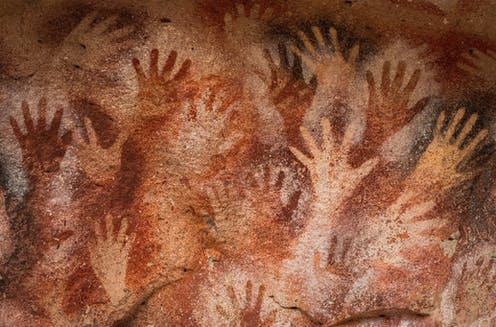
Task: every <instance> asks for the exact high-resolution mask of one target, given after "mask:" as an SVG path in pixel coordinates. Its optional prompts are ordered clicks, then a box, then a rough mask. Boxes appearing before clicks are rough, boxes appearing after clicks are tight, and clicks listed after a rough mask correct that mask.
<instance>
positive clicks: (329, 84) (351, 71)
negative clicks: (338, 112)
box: [291, 26, 360, 92]
mask: <svg viewBox="0 0 496 327" xmlns="http://www.w3.org/2000/svg"><path fill="white" fill-rule="evenodd" d="M312 33H313V36H314V38H315V40H316V41H317V47H315V46H314V44H313V42H312V41H311V40H310V38H309V37H308V36H307V35H306V34H305V33H304V32H303V31H299V32H298V37H299V38H300V40H301V42H302V43H303V46H304V48H305V50H304V51H303V50H301V49H299V48H298V47H297V46H296V45H292V47H291V49H292V51H293V52H294V53H295V54H296V55H297V56H298V57H299V58H300V59H301V61H302V62H303V63H304V64H305V65H306V66H307V68H308V69H309V70H310V73H311V74H312V75H313V76H315V77H316V78H317V82H318V83H319V88H321V89H329V88H330V89H332V90H336V91H345V92H346V91H348V88H349V86H350V83H351V82H352V81H353V79H354V77H355V65H356V61H357V58H358V54H359V52H360V46H359V44H358V43H356V44H355V45H354V46H353V47H352V48H351V50H350V51H349V54H348V58H347V59H345V57H344V55H343V52H342V50H341V46H340V44H339V41H338V36H337V32H336V30H335V29H334V28H332V27H331V28H330V29H329V38H330V41H331V47H332V50H331V47H330V46H329V45H328V44H327V42H326V41H325V39H324V36H323V35H322V32H321V29H320V28H319V27H318V26H312Z"/></svg>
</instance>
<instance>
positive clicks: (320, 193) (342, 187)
mask: <svg viewBox="0 0 496 327" xmlns="http://www.w3.org/2000/svg"><path fill="white" fill-rule="evenodd" d="M321 127H322V133H321V135H322V145H321V146H319V145H317V142H316V140H315V139H314V138H313V136H312V135H311V134H310V132H309V131H308V130H307V129H306V128H305V127H303V126H302V127H301V128H300V130H301V135H302V137H303V140H304V142H305V144H306V146H307V148H308V150H309V152H310V155H311V156H312V157H309V156H307V155H305V154H303V153H302V152H301V151H300V150H298V149H296V148H294V147H290V150H291V152H292V153H293V154H294V156H295V157H296V158H297V159H298V160H299V161H300V162H301V163H302V164H303V165H304V166H305V167H306V168H307V169H308V171H309V173H310V178H311V181H312V185H313V188H314V193H315V196H316V197H317V198H318V199H319V200H322V201H323V202H324V203H328V204H329V203H332V205H333V207H334V208H337V207H338V206H339V205H340V203H341V201H342V200H343V199H346V198H347V197H349V196H350V195H351V193H352V192H353V190H354V189H355V187H356V186H357V185H358V184H359V183H360V181H361V180H362V179H363V178H364V177H365V176H367V175H368V174H369V173H370V172H371V171H372V169H373V168H374V167H375V166H376V165H377V163H378V160H377V158H374V159H370V160H368V161H366V162H365V163H364V164H363V165H361V166H360V167H358V168H353V167H352V166H351V164H350V163H349V161H348V158H349V155H350V150H351V146H352V139H353V134H354V128H353V126H352V125H349V126H348V128H347V129H346V132H345V134H344V136H343V139H342V141H341V144H340V145H338V144H336V139H335V137H334V136H333V135H332V132H331V126H330V122H329V120H328V119H327V118H325V117H324V118H322V120H321ZM324 199H325V200H324Z"/></svg>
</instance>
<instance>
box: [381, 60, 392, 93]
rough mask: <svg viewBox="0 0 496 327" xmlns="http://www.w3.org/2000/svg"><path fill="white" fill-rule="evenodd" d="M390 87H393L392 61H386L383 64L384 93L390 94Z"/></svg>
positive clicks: (382, 86)
mask: <svg viewBox="0 0 496 327" xmlns="http://www.w3.org/2000/svg"><path fill="white" fill-rule="evenodd" d="M390 87H391V62H390V61H386V62H384V65H383V66H382V81H381V90H382V94H383V95H388V94H389V89H390Z"/></svg>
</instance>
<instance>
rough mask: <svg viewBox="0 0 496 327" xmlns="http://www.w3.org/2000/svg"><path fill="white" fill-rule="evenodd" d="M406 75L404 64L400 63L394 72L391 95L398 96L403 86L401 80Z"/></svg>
mask: <svg viewBox="0 0 496 327" xmlns="http://www.w3.org/2000/svg"><path fill="white" fill-rule="evenodd" d="M405 73H406V62H404V61H400V62H399V63H398V68H397V70H396V76H395V77H394V80H393V83H392V84H391V93H392V94H398V92H399V91H400V89H401V86H402V85H403V79H404V78H405Z"/></svg>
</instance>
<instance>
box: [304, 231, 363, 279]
mask: <svg viewBox="0 0 496 327" xmlns="http://www.w3.org/2000/svg"><path fill="white" fill-rule="evenodd" d="M352 247H353V239H352V238H350V237H347V236H342V235H333V236H331V238H330V247H329V252H328V253H320V251H315V254H314V257H313V260H314V261H313V265H314V271H321V272H324V271H330V272H331V273H333V274H335V275H346V274H348V273H349V271H348V270H349V265H350V264H351V263H352V258H351V254H352Z"/></svg>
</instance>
